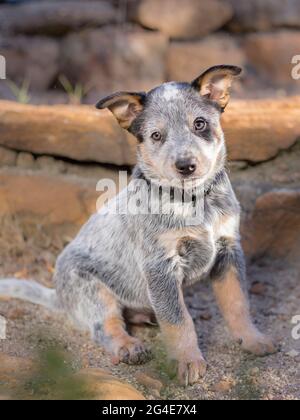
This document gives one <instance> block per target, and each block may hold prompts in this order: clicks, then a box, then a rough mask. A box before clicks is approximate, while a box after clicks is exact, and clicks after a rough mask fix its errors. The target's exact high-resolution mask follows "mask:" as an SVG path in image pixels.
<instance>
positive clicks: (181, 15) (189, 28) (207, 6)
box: [136, 0, 232, 39]
mask: <svg viewBox="0 0 300 420" xmlns="http://www.w3.org/2000/svg"><path fill="white" fill-rule="evenodd" d="M231 17H232V9H231V7H230V6H229V5H228V3H225V2H221V1H219V0H210V1H206V0H164V1H161V0H142V1H141V3H140V4H139V6H138V8H137V11H136V20H137V21H138V22H139V23H141V24H142V25H143V26H145V27H147V28H150V29H158V30H160V31H161V32H162V33H164V34H165V35H167V36H169V37H171V38H181V39H186V38H194V37H201V36H205V35H207V34H209V33H211V32H213V31H215V30H216V29H219V28H221V27H222V26H223V25H224V24H225V23H226V22H228V21H229V19H230V18H231Z"/></svg>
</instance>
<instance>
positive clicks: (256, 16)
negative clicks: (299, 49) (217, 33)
mask: <svg viewBox="0 0 300 420" xmlns="http://www.w3.org/2000/svg"><path fill="white" fill-rule="evenodd" d="M227 2H228V3H229V4H231V6H232V7H233V10H234V16H233V19H232V21H231V22H230V24H229V27H230V29H232V30H234V31H266V30H269V29H272V28H277V27H291V28H295V27H300V3H299V2H298V1H297V0H284V1H282V0H249V1H241V0H227Z"/></svg>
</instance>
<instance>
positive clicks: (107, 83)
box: [61, 26, 167, 103]
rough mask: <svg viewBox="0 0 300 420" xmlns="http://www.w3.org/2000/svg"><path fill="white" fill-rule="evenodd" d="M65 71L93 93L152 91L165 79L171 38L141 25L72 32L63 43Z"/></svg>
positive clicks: (93, 96) (91, 96)
mask: <svg viewBox="0 0 300 420" xmlns="http://www.w3.org/2000/svg"><path fill="white" fill-rule="evenodd" d="M61 51H62V56H61V73H62V74H64V75H65V76H66V77H67V78H68V79H69V80H70V81H71V82H72V83H73V84H74V83H80V84H81V85H82V86H83V87H84V88H86V90H88V91H89V92H90V93H89V95H88V102H89V103H90V102H93V103H96V102H97V101H98V100H99V99H100V97H101V96H104V95H108V94H111V93H112V92H114V91H118V90H122V91H124V90H125V91H126V90H127V91H134V92H135V91H140V90H149V89H152V88H153V87H154V86H157V85H159V84H161V83H162V82H163V81H164V78H165V55H166V51H167V39H166V37H165V36H164V35H162V34H160V33H153V32H146V31H142V30H140V29H137V28H131V27H128V26H125V27H123V26H122V27H106V28H103V29H94V30H86V31H83V32H80V33H78V34H71V35H69V36H67V37H66V39H65V41H64V42H63V43H62V48H61Z"/></svg>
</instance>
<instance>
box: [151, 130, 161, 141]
mask: <svg viewBox="0 0 300 420" xmlns="http://www.w3.org/2000/svg"><path fill="white" fill-rule="evenodd" d="M151 138H152V139H153V140H155V141H161V139H162V135H161V133H160V132H159V131H155V132H154V133H152V134H151Z"/></svg>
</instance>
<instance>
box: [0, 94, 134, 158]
mask: <svg viewBox="0 0 300 420" xmlns="http://www.w3.org/2000/svg"><path fill="white" fill-rule="evenodd" d="M0 145H2V146H6V147H9V148H12V149H15V150H19V151H27V152H32V153H34V154H37V155H50V156H51V155H53V156H62V157H67V158H70V159H73V160H77V161H82V162H84V161H85V162H99V163H112V164H115V165H132V164H134V162H135V147H136V139H135V138H134V137H133V136H131V135H129V134H128V133H127V132H126V131H123V130H122V129H121V128H120V127H119V125H118V123H117V122H116V121H115V119H114V118H113V116H112V115H111V113H110V112H109V111H97V110H96V109H93V108H90V107H88V106H81V107H79V106H78V107H71V106H64V105H61V106H56V107H51V106H49V107H47V106H37V107H36V106H30V105H26V106H25V105H21V104H17V103H14V102H5V101H2V102H0Z"/></svg>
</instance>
